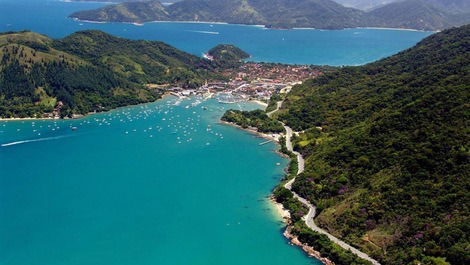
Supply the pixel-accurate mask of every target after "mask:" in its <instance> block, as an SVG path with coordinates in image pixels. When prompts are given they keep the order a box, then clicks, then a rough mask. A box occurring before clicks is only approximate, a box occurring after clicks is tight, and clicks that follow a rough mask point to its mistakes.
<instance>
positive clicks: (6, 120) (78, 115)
mask: <svg viewBox="0 0 470 265" xmlns="http://www.w3.org/2000/svg"><path fill="white" fill-rule="evenodd" d="M168 96H173V95H171V94H170V92H165V93H163V94H162V95H161V97H160V98H159V99H157V100H155V101H149V102H145V103H139V104H135V105H125V106H121V107H117V108H114V109H110V110H107V111H101V112H89V113H87V114H84V115H82V114H73V117H72V118H69V117H64V118H57V117H52V118H33V117H25V118H0V122H10V121H49V120H55V121H64V120H79V119H82V118H86V117H90V116H92V115H95V114H102V113H106V112H110V111H113V110H117V109H121V108H127V107H131V106H139V105H144V104H149V103H154V102H157V101H159V100H162V99H164V98H165V97H168Z"/></svg>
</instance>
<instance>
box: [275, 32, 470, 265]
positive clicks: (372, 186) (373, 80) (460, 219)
mask: <svg viewBox="0 0 470 265" xmlns="http://www.w3.org/2000/svg"><path fill="white" fill-rule="evenodd" d="M469 84H470V26H464V27H461V28H456V29H450V30H446V31H444V32H442V33H437V34H434V35H432V36H430V37H428V38H426V39H424V40H423V41H421V42H420V43H419V44H417V45H416V46H415V47H413V48H411V49H409V50H406V51H404V52H401V53H399V54H397V55H395V56H392V57H389V58H386V59H384V60H381V61H378V62H375V63H371V64H368V65H365V66H361V67H345V68H343V69H341V70H339V71H336V72H332V73H327V74H325V75H323V76H320V77H318V78H317V79H315V80H311V81H309V82H306V83H304V84H303V85H301V86H296V87H294V89H293V91H292V92H291V93H290V94H289V95H288V97H287V100H286V102H285V103H284V106H283V108H282V109H281V113H280V119H282V120H283V121H284V122H285V123H287V124H288V125H289V126H290V127H292V128H294V129H296V130H299V131H300V130H305V133H302V134H301V135H300V136H299V137H298V138H297V139H296V140H295V142H296V144H295V145H296V149H297V150H299V151H300V152H301V153H302V154H303V156H304V157H305V158H306V170H305V172H304V173H303V174H302V175H301V176H300V177H299V178H298V180H297V181H296V182H295V183H294V187H293V188H294V190H295V191H296V192H297V193H299V194H301V195H302V196H303V197H305V198H309V199H310V200H311V201H312V202H313V203H314V204H316V205H318V207H319V210H321V212H320V214H319V215H318V216H317V217H316V222H317V223H319V224H320V225H321V226H322V227H324V228H325V229H327V230H328V231H330V232H331V233H332V234H334V235H336V236H339V237H341V238H344V239H345V240H347V241H349V242H351V243H352V244H354V245H356V246H358V247H360V248H361V249H363V250H364V251H366V252H369V253H372V254H373V256H375V257H376V258H378V259H379V260H381V261H382V262H383V264H453V265H463V264H469V263H470V257H469V256H468V253H469V252H468V249H469V246H470V238H469V236H470V234H469V231H470V220H469V214H468V213H469V212H470V211H469V210H470V195H469V193H468V190H469V189H470V175H469V172H470V163H469V162H470V160H469V158H470V152H469V150H470V146H469V143H470V131H469V128H470V122H469V121H470V119H469V118H470V117H469V116H468V115H469V106H468V102H470V86H469ZM318 126H320V127H321V128H322V130H321V131H319V130H318V129H317V128H316V127H318ZM444 259H445V260H446V261H447V262H448V263H446V262H445V261H444Z"/></svg>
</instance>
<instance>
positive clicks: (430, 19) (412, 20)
mask: <svg viewBox="0 0 470 265" xmlns="http://www.w3.org/2000/svg"><path fill="white" fill-rule="evenodd" d="M368 14H369V15H371V16H373V17H376V18H377V20H379V21H380V23H379V25H382V26H384V27H393V28H412V29H419V30H436V29H445V28H449V27H451V26H453V25H455V23H454V22H453V20H452V16H451V15H449V14H448V13H446V12H444V11H442V10H440V9H438V8H437V7H435V6H433V5H431V4H429V3H426V2H425V1H424V0H406V1H399V2H394V3H391V4H388V5H385V6H383V7H379V8H377V9H374V10H372V11H370V12H369V13H368Z"/></svg>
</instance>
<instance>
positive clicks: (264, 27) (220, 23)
mask: <svg viewBox="0 0 470 265" xmlns="http://www.w3.org/2000/svg"><path fill="white" fill-rule="evenodd" d="M69 18H71V19H72V20H74V21H77V22H84V23H95V24H106V23H122V24H131V25H138V26H142V25H145V24H148V23H179V24H214V25H234V26H247V27H257V28H262V29H273V30H318V31H331V30H350V29H369V30H397V31H413V32H433V33H436V32H440V31H441V30H422V29H412V28H390V27H353V28H339V29H321V28H313V27H291V28H275V27H274V28H273V27H268V26H267V25H258V24H239V23H228V22H217V21H191V20H188V21H185V20H175V21H173V20H155V21H146V22H129V21H94V20H82V19H79V18H75V17H69Z"/></svg>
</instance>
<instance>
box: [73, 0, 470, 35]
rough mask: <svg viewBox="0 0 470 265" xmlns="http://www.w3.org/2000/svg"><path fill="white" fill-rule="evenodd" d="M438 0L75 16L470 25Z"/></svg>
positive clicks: (244, 2)
mask: <svg viewBox="0 0 470 265" xmlns="http://www.w3.org/2000/svg"><path fill="white" fill-rule="evenodd" d="M453 1H458V0H453ZM435 2H439V1H438V0H435V1H431V0H404V1H397V2H393V3H390V4H388V5H384V6H383V7H380V8H378V9H377V10H372V11H370V12H364V11H362V10H359V9H355V8H348V7H345V6H342V5H340V4H338V3H336V2H334V1H332V0H182V1H179V2H177V3H175V4H172V5H169V6H163V5H162V4H161V3H160V2H159V1H158V0H149V1H146V2H129V3H121V4H116V5H109V6H105V7H102V8H98V9H94V10H84V11H78V12H75V13H73V14H71V15H70V16H71V17H72V18H76V19H81V20H90V21H107V22H137V23H144V22H149V21H206V22H208V21H212V22H227V23H233V24H250V25H253V24H254V25H266V26H267V27H273V28H295V27H304V28H319V29H343V28H355V27H390V28H411V29H418V30H442V29H445V28H449V27H451V26H458V25H463V24H465V23H470V13H465V12H463V13H462V14H458V15H455V14H454V13H451V12H450V10H448V9H446V8H444V7H443V6H446V5H437V4H436V3H435ZM458 6H462V5H458ZM463 7H464V6H463ZM452 10H453V9H452Z"/></svg>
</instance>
